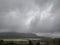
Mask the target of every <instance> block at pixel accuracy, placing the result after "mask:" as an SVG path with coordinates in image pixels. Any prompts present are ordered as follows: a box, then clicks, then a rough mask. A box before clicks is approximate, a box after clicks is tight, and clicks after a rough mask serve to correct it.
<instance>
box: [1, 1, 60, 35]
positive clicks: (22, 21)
mask: <svg viewBox="0 0 60 45" xmlns="http://www.w3.org/2000/svg"><path fill="white" fill-rule="evenodd" d="M0 32H24V33H37V35H39V34H41V35H52V36H53V35H54V36H59V34H60V0H0Z"/></svg>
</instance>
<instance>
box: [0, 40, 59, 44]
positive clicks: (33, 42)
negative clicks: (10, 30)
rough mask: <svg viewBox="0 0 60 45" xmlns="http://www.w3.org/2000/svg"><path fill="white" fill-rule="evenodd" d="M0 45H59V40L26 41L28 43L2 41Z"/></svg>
mask: <svg viewBox="0 0 60 45" xmlns="http://www.w3.org/2000/svg"><path fill="white" fill-rule="evenodd" d="M0 45H60V40H56V39H53V40H49V41H46V40H44V41H43V40H40V41H39V40H28V41H4V40H0Z"/></svg>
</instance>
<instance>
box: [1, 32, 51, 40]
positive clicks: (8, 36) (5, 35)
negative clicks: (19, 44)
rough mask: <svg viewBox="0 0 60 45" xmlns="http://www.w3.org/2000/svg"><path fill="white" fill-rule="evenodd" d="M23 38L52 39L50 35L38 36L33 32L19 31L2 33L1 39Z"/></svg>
mask: <svg viewBox="0 0 60 45" xmlns="http://www.w3.org/2000/svg"><path fill="white" fill-rule="evenodd" d="M23 38H35V39H50V37H44V36H37V35H35V34H32V33H17V32H1V33H0V39H23Z"/></svg>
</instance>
